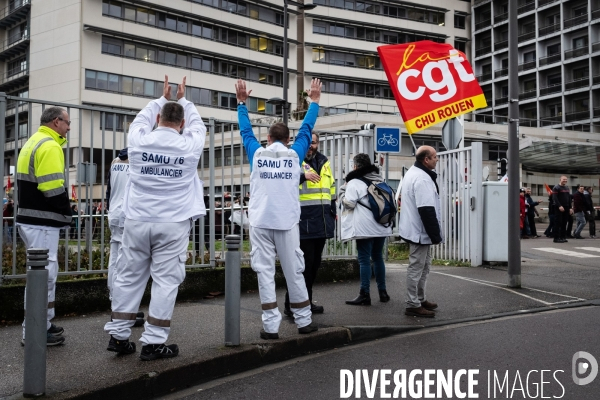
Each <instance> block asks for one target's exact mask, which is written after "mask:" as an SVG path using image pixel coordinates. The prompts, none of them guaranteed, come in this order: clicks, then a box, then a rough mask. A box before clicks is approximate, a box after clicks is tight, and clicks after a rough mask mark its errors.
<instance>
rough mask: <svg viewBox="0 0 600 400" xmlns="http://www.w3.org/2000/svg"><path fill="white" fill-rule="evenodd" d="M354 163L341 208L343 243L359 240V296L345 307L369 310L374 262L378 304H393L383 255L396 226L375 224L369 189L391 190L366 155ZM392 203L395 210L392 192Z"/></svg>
mask: <svg viewBox="0 0 600 400" xmlns="http://www.w3.org/2000/svg"><path fill="white" fill-rule="evenodd" d="M353 161H354V171H352V172H350V173H349V174H348V175H347V176H346V184H345V185H344V186H342V187H341V188H340V196H339V198H338V201H339V203H338V206H339V207H340V208H341V210H342V240H343V241H347V240H353V239H356V248H357V250H358V263H359V265H360V292H359V295H358V297H356V298H355V299H354V300H348V301H346V304H350V305H354V306H358V305H364V306H370V305H371V295H370V284H371V259H372V260H373V269H374V271H375V280H376V281H377V289H378V290H379V301H381V302H383V303H385V302H388V301H389V300H390V296H388V294H387V291H386V287H385V264H384V262H383V254H382V253H383V246H384V244H385V239H386V237H389V236H391V235H392V227H393V225H392V223H391V222H389V223H386V224H382V223H380V222H378V221H376V220H375V216H374V214H375V213H374V212H373V207H372V205H371V204H370V201H369V200H370V196H372V194H371V195H370V194H369V190H368V189H370V188H372V187H373V185H378V186H379V185H380V186H382V187H384V188H386V187H387V188H389V186H387V184H386V183H385V182H384V180H383V178H382V176H381V175H380V174H379V168H377V166H375V165H373V164H371V159H370V158H369V156H368V155H367V154H363V153H360V154H357V155H356V156H354V160H353ZM390 191H391V189H390ZM390 200H391V204H392V206H393V204H394V196H393V192H392V193H391V198H390ZM376 211H377V210H376ZM379 211H381V210H379ZM393 214H395V208H394V212H393ZM381 220H382V219H380V221H381ZM392 220H393V218H392ZM386 225H387V226H386Z"/></svg>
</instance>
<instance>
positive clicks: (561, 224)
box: [552, 175, 573, 243]
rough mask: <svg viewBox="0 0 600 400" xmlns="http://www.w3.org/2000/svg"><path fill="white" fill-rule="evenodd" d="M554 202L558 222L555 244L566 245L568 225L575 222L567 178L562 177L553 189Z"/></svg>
mask: <svg viewBox="0 0 600 400" xmlns="http://www.w3.org/2000/svg"><path fill="white" fill-rule="evenodd" d="M552 201H553V203H554V212H555V220H556V233H555V234H554V243H565V242H567V239H566V235H567V234H566V230H567V228H566V227H567V223H568V220H569V219H570V220H571V221H572V220H573V217H572V215H573V209H572V208H571V193H569V187H568V186H567V177H566V176H564V175H563V176H561V177H560V183H559V184H558V185H556V186H554V188H553V189H552Z"/></svg>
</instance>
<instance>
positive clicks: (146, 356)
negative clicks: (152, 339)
mask: <svg viewBox="0 0 600 400" xmlns="http://www.w3.org/2000/svg"><path fill="white" fill-rule="evenodd" d="M178 354H179V347H178V346H177V345H176V344H170V345H168V346H165V344H164V343H163V344H147V345H145V346H142V352H141V353H140V358H141V359H142V360H143V361H150V360H156V359H158V358H171V357H175V356H177V355H178Z"/></svg>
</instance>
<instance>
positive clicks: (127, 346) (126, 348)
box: [106, 335, 135, 354]
mask: <svg viewBox="0 0 600 400" xmlns="http://www.w3.org/2000/svg"><path fill="white" fill-rule="evenodd" d="M106 350H108V351H114V352H115V353H119V354H132V353H135V343H133V342H130V341H129V339H125V340H119V339H115V338H114V337H113V336H112V335H110V340H109V341H108V347H107V348H106Z"/></svg>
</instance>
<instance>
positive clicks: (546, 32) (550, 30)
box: [540, 23, 560, 36]
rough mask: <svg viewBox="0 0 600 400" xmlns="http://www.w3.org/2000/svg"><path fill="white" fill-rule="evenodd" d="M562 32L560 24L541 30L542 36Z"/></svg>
mask: <svg viewBox="0 0 600 400" xmlns="http://www.w3.org/2000/svg"><path fill="white" fill-rule="evenodd" d="M558 31H560V23H559V24H554V25H548V26H545V27H543V28H540V36H546V35H549V34H551V33H554V32H558Z"/></svg>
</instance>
